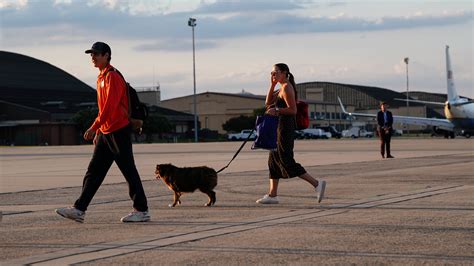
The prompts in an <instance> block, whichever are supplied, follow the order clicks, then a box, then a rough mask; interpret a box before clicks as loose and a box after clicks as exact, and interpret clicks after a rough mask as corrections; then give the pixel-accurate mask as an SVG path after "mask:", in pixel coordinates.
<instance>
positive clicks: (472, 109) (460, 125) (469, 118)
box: [444, 102, 474, 130]
mask: <svg viewBox="0 0 474 266" xmlns="http://www.w3.org/2000/svg"><path fill="white" fill-rule="evenodd" d="M444 115H445V116H446V119H448V120H449V121H451V123H453V125H454V127H455V129H471V130H474V103H473V102H470V103H465V104H461V105H451V104H449V103H448V102H446V105H445V106H444Z"/></svg>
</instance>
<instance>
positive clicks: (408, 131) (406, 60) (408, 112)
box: [404, 57, 410, 135]
mask: <svg viewBox="0 0 474 266" xmlns="http://www.w3.org/2000/svg"><path fill="white" fill-rule="evenodd" d="M404 61H405V64H406V66H407V67H406V69H407V116H410V109H409V108H410V104H409V103H410V102H409V100H408V98H409V97H408V92H409V86H408V57H405V59H404ZM408 134H410V129H409V125H407V135H408Z"/></svg>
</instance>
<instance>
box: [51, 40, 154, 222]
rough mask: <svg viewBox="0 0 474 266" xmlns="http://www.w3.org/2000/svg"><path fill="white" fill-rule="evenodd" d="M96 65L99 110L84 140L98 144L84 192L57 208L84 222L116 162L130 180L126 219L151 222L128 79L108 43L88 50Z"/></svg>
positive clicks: (66, 216)
mask: <svg viewBox="0 0 474 266" xmlns="http://www.w3.org/2000/svg"><path fill="white" fill-rule="evenodd" d="M86 53H87V54H90V55H91V58H92V63H93V64H94V67H96V68H98V69H99V76H98V78H97V102H98V106H99V113H98V115H97V118H96V119H95V121H94V122H93V124H92V125H91V127H90V128H89V129H88V130H87V131H86V132H85V133H84V139H86V140H92V139H93V143H94V145H95V149H94V154H93V155H92V158H91V161H90V163H89V167H88V168H87V172H86V174H85V176H84V181H83V186H82V192H81V195H80V196H79V198H78V199H77V200H76V202H75V203H74V205H73V206H72V207H66V208H59V209H56V213H58V214H59V215H61V216H63V217H65V218H68V219H72V220H74V221H76V222H80V223H82V222H84V216H85V212H86V210H87V207H88V206H89V204H90V202H91V201H92V198H93V197H94V195H95V193H96V192H97V190H98V189H99V187H100V185H101V184H102V182H103V181H104V178H105V176H106V174H107V172H108V170H109V169H110V166H112V163H113V162H114V161H115V163H116V164H117V166H118V167H119V169H120V171H121V172H122V174H123V175H124V177H125V179H126V180H127V183H128V189H129V195H130V198H131V199H132V200H133V208H134V210H133V211H132V212H131V213H129V214H128V215H126V216H124V217H122V219H121V221H122V222H147V221H149V220H150V216H149V214H148V205H147V199H146V196H145V191H144V190H143V186H142V182H141V179H140V175H139V174H138V171H137V168H136V166H135V160H134V158H133V150H132V142H131V139H130V134H131V132H132V131H131V126H130V122H129V119H128V114H129V112H128V109H129V101H128V91H127V86H126V83H125V80H124V79H123V78H122V77H121V75H120V74H119V72H118V71H117V70H115V68H114V67H113V66H112V65H110V60H111V55H112V51H111V49H110V47H109V45H107V44H106V43H103V42H96V43H94V44H93V45H92V48H91V49H89V50H86Z"/></svg>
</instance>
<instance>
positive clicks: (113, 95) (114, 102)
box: [91, 64, 129, 134]
mask: <svg viewBox="0 0 474 266" xmlns="http://www.w3.org/2000/svg"><path fill="white" fill-rule="evenodd" d="M111 68H113V67H112V66H111V65H110V64H109V65H107V66H106V67H105V68H104V69H103V70H102V71H100V73H99V76H98V77H97V103H98V105H99V114H98V115H97V118H96V119H95V121H94V123H93V124H92V126H91V128H92V129H93V130H95V131H96V133H98V132H97V130H99V131H101V132H102V133H103V134H109V133H112V132H114V131H117V130H118V129H121V128H123V127H125V126H127V125H128V124H129V121H128V93H127V87H126V84H125V81H124V80H123V78H122V77H121V76H120V74H119V73H118V72H117V71H109V70H110V69H111ZM104 73H106V74H105V75H104Z"/></svg>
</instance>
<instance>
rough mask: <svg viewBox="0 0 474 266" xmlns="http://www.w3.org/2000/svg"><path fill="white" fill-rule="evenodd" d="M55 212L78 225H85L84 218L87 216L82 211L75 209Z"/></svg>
mask: <svg viewBox="0 0 474 266" xmlns="http://www.w3.org/2000/svg"><path fill="white" fill-rule="evenodd" d="M55 212H56V213H57V214H59V215H61V216H62V217H64V218H68V219H71V220H74V221H76V222H78V223H83V222H84V217H85V216H86V213H85V212H83V211H80V210H78V209H76V208H74V207H66V208H59V209H56V210H55Z"/></svg>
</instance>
